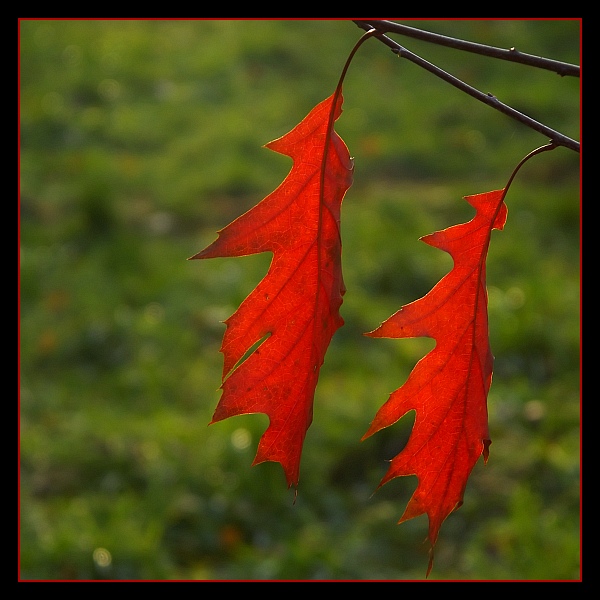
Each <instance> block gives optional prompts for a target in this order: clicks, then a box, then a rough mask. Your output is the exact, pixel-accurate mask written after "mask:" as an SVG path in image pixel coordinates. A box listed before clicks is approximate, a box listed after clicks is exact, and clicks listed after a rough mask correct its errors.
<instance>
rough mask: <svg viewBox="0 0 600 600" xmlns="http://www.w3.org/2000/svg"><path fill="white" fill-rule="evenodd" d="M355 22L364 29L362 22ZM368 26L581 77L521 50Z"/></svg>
mask: <svg viewBox="0 0 600 600" xmlns="http://www.w3.org/2000/svg"><path fill="white" fill-rule="evenodd" d="M354 22H355V23H356V24H357V25H359V26H360V27H362V24H360V22H358V21H354ZM368 24H369V27H374V28H375V29H377V30H378V31H380V32H381V33H399V34H401V35H406V36H408V37H411V38H415V39H418V40H423V41H425V42H431V43H433V44H437V45H439V46H447V47H449V48H454V49H456V50H465V51H466V52H473V53H475V54H482V55H483V56H491V57H492V58H499V59H501V60H509V61H511V62H516V63H521V64H524V65H528V66H530V67H538V68H539V69H546V70H548V71H554V72H555V73H557V74H558V75H561V76H565V75H569V76H571V77H579V75H580V67H579V65H572V64H570V63H566V62H562V61H559V60H553V59H551V58H543V57H541V56H535V55H533V54H526V53H525V52H519V50H517V49H516V48H510V49H509V50H506V49H504V48H496V47H494V46H487V45H485V44H478V43H475V42H468V41H466V40H459V39H457V38H452V37H448V36H445V35H441V34H439V33H431V32H429V31H424V30H422V29H416V28H415V27H409V26H408V25H402V24H400V23H394V22H393V21H368Z"/></svg>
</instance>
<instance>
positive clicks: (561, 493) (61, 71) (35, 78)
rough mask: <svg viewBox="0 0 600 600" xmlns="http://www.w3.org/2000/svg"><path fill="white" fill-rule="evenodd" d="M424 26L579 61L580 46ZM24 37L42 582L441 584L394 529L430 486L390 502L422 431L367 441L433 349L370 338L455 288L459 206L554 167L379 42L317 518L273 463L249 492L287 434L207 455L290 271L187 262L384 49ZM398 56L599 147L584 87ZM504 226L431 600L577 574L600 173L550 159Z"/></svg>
mask: <svg viewBox="0 0 600 600" xmlns="http://www.w3.org/2000/svg"><path fill="white" fill-rule="evenodd" d="M409 24H411V25H413V26H416V27H419V26H421V27H423V28H425V29H429V30H431V31H436V32H439V33H446V34H448V35H453V36H455V37H463V38H465V39H470V40H472V41H478V42H481V43H486V44H490V45H496V46H502V47H507V46H515V47H517V48H518V49H519V50H522V51H524V52H529V53H532V54H539V55H542V56H547V57H550V58H556V59H559V60H564V61H567V62H573V63H577V62H579V55H578V52H579V35H578V34H579V30H578V23H577V22H576V21H553V20H542V21H527V20H511V21H489V20H475V21H431V22H427V21H425V22H410V23H409ZM20 28H21V37H20V40H21V107H20V110H21V113H20V116H21V165H20V166H21V223H20V226H21V282H20V283H21V339H20V343H21V354H20V358H21V395H20V406H21V437H20V442H21V506H20V525H21V527H20V529H21V535H20V541H21V576H22V577H23V578H25V579H44V578H45V579H60V578H67V579H84V578H117V579H119V578H120V579H123V578H133V579H138V578H146V579H148V578H150V579H177V578H194V579H235V578H245V579H285V578H291V579H310V578H331V579H344V578H350V579H377V578H387V579H411V578H417V579H421V578H422V577H423V575H424V572H425V566H426V560H427V559H426V556H425V553H426V546H425V545H423V543H422V541H423V539H424V538H425V527H426V523H425V521H424V520H422V519H421V518H419V519H416V520H414V521H411V522H407V523H404V524H402V525H401V526H397V527H396V526H394V525H393V524H394V522H395V521H396V520H397V519H398V518H399V517H400V514H401V512H402V510H403V506H404V505H405V503H406V501H407V499H408V498H409V496H410V494H411V493H412V490H413V489H414V486H415V482H414V481H411V480H410V478H403V480H397V481H393V482H390V483H389V484H388V485H386V486H385V487H384V488H382V489H381V490H380V491H378V492H377V493H376V494H375V495H371V494H372V492H373V491H374V490H375V488H376V486H377V484H378V482H379V479H380V478H381V476H382V475H383V473H384V472H385V469H386V463H385V460H387V459H390V458H391V457H392V456H394V454H396V453H397V452H398V450H399V449H400V448H401V447H402V445H403V443H404V441H405V440H406V436H407V435H408V433H409V431H410V425H411V424H410V422H407V419H403V420H402V421H401V422H400V423H398V424H397V425H395V426H393V427H391V428H389V430H386V431H385V432H382V433H381V434H379V435H378V436H375V437H374V438H371V439H369V440H367V441H365V442H363V443H362V444H361V443H359V441H358V440H359V439H360V437H361V436H362V434H363V433H364V432H365V431H366V429H367V427H368V424H369V422H370V420H371V419H372V417H373V415H374V414H375V412H376V409H377V407H378V406H379V405H380V404H381V403H382V401H383V400H385V399H386V398H387V395H388V394H389V392H390V391H392V390H393V389H395V388H396V387H398V383H399V380H400V379H401V378H402V377H404V376H405V375H407V374H408V372H409V371H410V369H411V368H412V366H413V365H414V363H415V361H416V360H418V359H419V358H420V357H421V356H422V355H423V353H424V352H426V351H427V349H428V348H429V347H430V346H427V343H428V342H427V340H426V341H423V340H413V341H411V340H401V341H398V340H394V341H393V340H377V341H373V340H369V339H367V338H364V337H363V336H362V335H361V334H362V333H363V332H365V331H368V330H370V329H373V328H375V327H376V326H377V325H378V324H379V322H380V321H381V320H382V319H383V318H385V317H386V316H388V315H389V314H391V313H392V312H393V311H394V310H396V309H397V308H398V306H399V305H400V304H401V303H406V302H409V301H411V300H414V299H416V298H418V297H419V296H421V295H423V294H424V293H426V292H427V291H428V289H429V288H430V287H431V285H433V284H434V283H435V282H436V281H437V280H438V279H439V278H440V277H441V276H442V275H443V274H444V273H445V272H446V271H447V270H448V268H449V266H450V265H449V263H448V257H446V256H444V255H443V253H440V252H439V251H436V250H434V249H431V248H428V247H427V246H426V245H425V244H422V243H420V242H418V241H417V240H418V238H419V237H420V236H422V235H425V234H427V233H430V232H432V231H435V230H437V229H440V228H444V227H448V226H450V225H453V224H455V223H458V222H461V220H463V219H464V218H465V217H466V218H469V215H470V214H471V212H470V208H469V207H468V206H467V204H466V203H465V202H464V201H462V200H461V197H462V196H464V195H467V194H473V193H478V192H483V191H487V190H492V189H499V188H501V187H503V186H504V185H505V184H506V181H507V178H508V176H509V175H510V172H511V171H512V168H513V167H514V165H515V164H516V163H517V162H518V161H519V160H520V159H521V158H522V157H523V156H524V155H525V154H527V153H528V152H529V151H530V150H532V149H533V148H534V147H536V146H539V145H541V144H543V143H544V142H545V140H544V139H543V138H540V136H539V135H538V134H536V133H534V132H531V131H529V130H526V129H525V128H524V127H522V126H521V125H519V124H517V123H514V122H512V121H510V119H508V118H507V117H505V116H503V115H501V114H499V113H497V112H495V111H493V110H491V109H490V108H488V107H485V106H483V105H479V103H477V102H476V101H475V100H472V99H470V98H468V97H466V96H464V94H461V93H460V92H458V91H456V90H454V89H453V88H450V87H449V86H448V85H447V84H445V83H443V82H440V81H437V80H436V79H435V78H434V77H433V76H432V75H430V74H428V73H425V72H423V71H421V70H419V69H418V68H417V67H415V66H414V65H410V64H408V63H405V62H402V61H400V60H399V59H397V58H395V57H394V56H393V55H391V53H389V52H388V51H387V50H386V49H385V48H384V47H383V46H382V45H381V44H379V43H378V42H377V41H375V40H372V41H369V42H368V43H366V44H365V45H364V46H363V47H362V48H361V50H360V52H359V53H358V54H357V56H356V58H355V60H354V62H353V64H352V66H351V68H350V71H349V73H348V76H347V79H346V84H345V86H344V97H345V106H344V114H343V115H342V117H341V118H340V120H339V124H338V126H337V129H338V131H339V132H340V134H341V135H342V137H343V138H344V139H345V141H346V142H347V144H348V147H349V148H350V151H351V153H352V154H353V156H354V157H355V160H356V176H355V184H354V186H353V187H352V188H351V189H350V191H349V193H348V195H347V197H346V200H345V201H344V206H343V209H342V212H343V238H344V239H343V242H344V250H343V252H344V253H343V261H344V278H345V282H346V285H347V287H348V292H347V294H346V296H345V299H344V305H343V306H342V310H341V312H342V315H343V317H344V319H345V321H346V325H345V327H343V328H342V329H341V330H340V331H339V332H338V333H337V334H336V336H334V339H333V341H332V345H331V347H330V350H329V352H328V356H327V358H326V361H325V365H324V367H323V370H322V372H321V380H320V383H319V386H318V388H317V394H316V398H315V422H314V424H313V426H312V427H311V429H310V430H309V432H308V436H307V441H306V444H305V450H304V456H303V463H302V466H301V481H300V489H299V495H298V498H297V500H296V502H295V503H293V495H292V492H291V491H288V490H287V489H286V488H285V482H284V478H283V475H282V473H281V469H280V467H279V465H275V464H263V465H259V466H257V467H255V468H252V469H251V468H249V465H250V463H251V461H252V458H253V456H254V451H255V448H256V444H257V442H258V439H259V437H260V434H261V432H262V431H263V430H264V428H265V425H266V424H265V417H264V415H250V416H244V417H236V418H235V419H229V420H227V421H225V422H221V423H218V424H216V425H213V426H211V427H210V428H208V427H207V423H208V422H209V420H210V417H211V415H212V411H213V410H214V407H215V406H216V403H217V400H218V397H219V392H218V390H217V389H216V388H217V387H218V385H219V382H220V372H221V366H222V363H221V357H220V355H219V353H218V349H219V345H220V341H221V336H222V333H223V326H222V325H221V324H220V321H221V320H223V319H224V318H226V317H227V316H229V315H230V314H231V312H233V310H234V309H235V307H236V306H237V305H238V304H239V302H240V301H241V300H243V298H244V297H245V296H246V294H247V293H248V292H249V291H250V290H251V289H252V288H253V287H254V286H255V285H256V283H257V282H258V281H259V279H260V278H261V277H262V276H263V274H264V273H265V270H266V268H267V265H268V262H269V257H268V256H266V255H264V256H253V257H248V258H244V259H220V260H216V261H207V262H206V263H204V262H203V263H198V262H196V261H193V262H188V261H186V260H185V259H186V258H187V257H188V256H191V255H192V254H193V253H194V252H196V251H197V250H198V249H199V248H202V247H204V246H205V245H206V244H208V243H209V242H210V241H212V239H214V232H215V230H216V229H218V228H219V227H222V226H223V225H225V224H226V223H228V222H229V221H230V220H231V219H232V218H233V217H235V216H237V215H238V214H241V212H243V211H244V210H246V209H247V208H249V207H250V206H252V205H253V204H255V203H256V202H257V201H258V200H260V199H261V198H262V197H263V196H264V195H266V194H267V193H268V192H269V191H271V190H272V189H274V187H276V186H277V185H278V184H279V183H280V182H281V180H282V179H283V177H284V176H285V174H286V173H287V171H288V169H289V163H288V161H287V159H285V158H284V157H281V156H278V155H276V154H274V153H272V152H268V151H266V150H264V149H262V148H261V146H262V145H263V144H265V143H266V142H268V141H270V140H272V139H274V138H276V137H279V136H280V135H282V134H283V133H285V132H287V131H288V130H289V129H291V127H292V126H293V125H294V124H295V123H297V122H298V121H299V120H300V119H301V118H302V117H303V116H304V115H305V114H306V113H307V112H308V110H309V109H310V108H311V107H312V106H314V104H316V103H317V102H318V101H320V100H322V99H324V98H325V97H327V96H328V95H329V94H331V93H332V91H333V88H334V87H335V83H336V82H337V78H338V76H339V72H340V69H341V67H342V65H343V62H344V60H345V57H346V55H347V53H348V52H349V51H350V49H351V48H352V46H353V45H354V43H355V41H356V39H357V38H358V36H359V35H360V30H359V29H358V28H357V27H355V26H354V25H353V24H352V23H350V22H344V21H285V22H282V21H260V20H259V21H202V20H198V21H185V20H184V21H60V20H56V21H52V20H44V21H41V20H40V21H37V20H31V21H22V22H21V24H20ZM402 43H404V44H405V45H406V46H407V47H408V48H409V49H411V50H413V51H414V52H416V53H418V54H421V55H422V56H423V57H424V58H426V59H428V60H431V61H432V62H435V63H436V64H438V65H439V66H441V67H442V68H445V69H446V70H448V71H450V72H452V73H453V74H455V75H457V76H459V77H461V78H463V79H465V80H466V81H467V82H469V83H471V84H472V85H474V86H475V87H477V88H479V89H481V90H482V91H490V92H492V93H494V94H495V95H496V96H497V97H498V98H500V99H501V100H502V101H503V102H506V103H507V104H510V105H512V106H514V107H515V108H517V109H519V110H522V111H523V112H526V113H527V114H529V115H530V116H532V117H534V118H537V119H538V120H540V121H543V122H545V124H547V125H549V126H551V127H553V128H555V129H558V130H560V131H561V132H563V133H565V134H567V135H570V136H571V137H574V138H578V137H579V134H578V132H579V82H578V81H577V80H574V79H573V78H560V77H558V76H557V75H554V74H552V73H549V72H541V71H534V70H532V69H531V68H527V67H525V66H522V65H513V64H510V63H499V62H498V61H493V60H492V59H485V58H483V57H478V56H471V55H464V54H462V53H460V54H459V53H457V52H456V51H451V50H448V49H442V48H436V47H432V46H431V45H427V44H425V43H423V42H417V41H411V40H402ZM506 202H507V205H508V207H509V216H508V222H507V225H506V228H505V230H504V231H503V232H495V234H494V236H493V240H492V246H491V249H490V255H489V257H488V284H489V286H490V307H489V308H490V328H491V340H492V348H493V350H494V354H495V355H496V365H495V375H494V381H493V384H492V388H491V392H490V398H489V409H490V430H491V436H492V439H493V444H492V446H491V449H490V460H489V463H488V465H487V466H485V467H483V465H482V464H478V465H477V466H476V467H475V469H474V471H473V474H472V476H471V480H470V482H469V485H468V488H467V492H466V495H465V503H464V505H463V507H462V508H461V509H460V510H459V511H458V512H456V513H454V514H453V515H451V516H450V517H449V518H448V519H447V521H446V523H445V525H444V533H443V535H442V536H441V537H440V540H439V541H438V545H437V552H436V562H435V567H434V570H433V572H432V574H431V578H440V579H451V578H455V579H488V578H498V579H555V578H561V579H575V578H578V576H579V163H578V157H577V155H575V153H573V152H571V151H568V150H565V149H557V150H554V151H553V152H550V153H544V154H543V155H541V156H540V157H536V158H535V159H533V160H532V161H530V163H528V164H527V165H526V166H525V167H524V169H523V170H522V172H521V173H520V174H519V176H518V178H517V180H516V181H515V182H514V183H513V185H512V187H511V190H510V192H509V195H508V197H507V199H506ZM438 255H441V256H438ZM99 549H100V550H99ZM103 549H104V550H103ZM107 552H108V554H107Z"/></svg>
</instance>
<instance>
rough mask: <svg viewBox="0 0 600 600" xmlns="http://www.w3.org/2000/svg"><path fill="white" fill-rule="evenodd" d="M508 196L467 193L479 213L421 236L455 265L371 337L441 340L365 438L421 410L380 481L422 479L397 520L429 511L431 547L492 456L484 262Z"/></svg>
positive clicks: (490, 358)
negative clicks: (476, 471) (474, 474)
mask: <svg viewBox="0 0 600 600" xmlns="http://www.w3.org/2000/svg"><path fill="white" fill-rule="evenodd" d="M503 194H504V190H498V191H494V192H488V193H485V194H477V195H475V196H468V197H466V198H465V199H466V200H467V202H469V203H470V204H471V205H472V206H473V207H474V208H475V209H476V211H477V212H476V215H475V217H474V218H473V219H472V220H471V221H469V222H468V223H463V224H460V225H455V226H453V227H449V228H448V229H445V230H443V231H438V232H436V233H433V234H431V235H427V236H425V237H423V238H421V239H422V240H423V241H424V242H425V243H427V244H429V245H430V246H433V247H435V248H439V249H441V250H445V251H446V252H448V253H449V254H450V255H451V256H452V258H453V259H454V266H453V268H452V270H451V271H450V272H449V273H448V274H447V275H445V276H444V277H443V278H442V279H441V280H440V281H439V282H438V284H437V285H436V286H435V287H434V288H433V289H432V290H431V291H430V292H429V293H428V294H426V295H425V296H424V297H423V298H421V299H419V300H416V301H415V302H412V303H410V304H408V305H406V306H403V307H402V308H401V309H400V310H399V311H398V312H396V313H395V314H394V315H392V316H391V317H390V318H389V319H387V320H386V321H384V322H383V323H382V324H381V325H380V326H379V327H378V328H377V329H375V331H373V332H371V333H369V334H367V335H369V336H371V337H385V338H410V337H421V336H424V337H431V338H434V339H435V340H436V346H435V348H434V349H433V350H432V351H431V352H429V354H427V355H426V356H425V357H423V358H422V359H421V360H420V361H419V362H418V363H417V364H416V366H415V368H414V369H413V371H412V372H411V374H410V376H409V377H408V379H407V380H406V383H405V384H404V385H403V386H402V387H401V388H400V389H398V390H396V391H395V392H393V393H392V394H391V395H390V397H389V399H388V400H387V402H386V403H385V404H384V405H383V406H382V407H381V408H380V410H379V411H378V413H377V415H376V416H375V419H374V420H373V422H372V424H371V426H370V428H369V430H368V431H367V433H366V434H365V436H364V438H363V439H365V438H367V437H369V436H370V435H372V434H373V433H375V432H377V431H379V430H380V429H382V428H384V427H388V426H389V425H392V424H393V423H395V422H396V421H398V419H400V418H401V417H402V416H404V415H405V414H406V413H407V412H408V411H411V410H414V411H416V417H415V423H414V427H413V431H412V433H411V436H410V438H409V440H408V443H407V445H406V447H405V448H404V449H403V450H402V452H400V454H398V455H397V456H396V457H395V458H394V459H393V460H392V461H391V464H390V466H389V469H388V471H387V473H386V475H385V476H384V477H383V479H382V481H381V483H380V486H381V485H383V484H385V483H386V482H388V481H389V480H390V479H393V478H394V477H399V476H403V475H416V476H417V478H418V485H417V489H416V490H415V492H414V494H413V496H412V498H411V499H410V501H409V502H408V505H407V507H406V510H405V511H404V514H403V515H402V517H401V519H400V521H399V522H400V523H401V522H403V521H406V520H408V519H411V518H413V517H416V516H419V515H421V514H423V513H427V515H428V518H429V536H428V537H429V541H430V543H431V547H432V549H433V546H434V545H435V542H436V540H437V536H438V532H439V529H440V527H441V525H442V522H443V521H444V519H445V518H446V517H447V516H448V515H449V514H450V513H451V512H452V511H453V510H455V509H457V508H458V507H460V505H461V504H462V501H463V494H464V491H465V487H466V484H467V479H468V477H469V474H470V472H471V470H472V469H473V467H474V465H475V463H476V462H477V460H478V459H479V457H480V456H481V454H482V453H483V456H484V460H485V461H487V457H488V447H489V445H490V443H491V440H490V439H489V433H488V418H487V395H488V390H489V388H490V384H491V380H492V363H493V356H492V353H491V349H490V343H489V337H488V316H487V290H486V278H485V261H486V257H487V252H488V247H489V242H490V235H491V230H492V229H502V228H503V227H504V224H505V222H506V216H507V210H506V205H505V204H504V202H503ZM429 568H431V560H430V566H429Z"/></svg>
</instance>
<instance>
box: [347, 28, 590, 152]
mask: <svg viewBox="0 0 600 600" xmlns="http://www.w3.org/2000/svg"><path fill="white" fill-rule="evenodd" d="M354 22H355V23H356V25H358V26H359V27H361V28H362V29H372V28H373V27H374V26H375V25H376V24H377V21H373V22H371V21H354ZM374 37H375V38H377V39H378V40H379V41H380V42H382V43H384V44H385V45H386V46H388V47H389V48H391V50H392V52H394V53H395V54H397V55H398V56H400V57H402V58H406V59H408V60H409V61H410V62H412V63H414V64H416V65H418V66H419V67H421V68H423V69H425V70H426V71H429V72H430V73H432V74H433V75H435V76H436V77H439V78H440V79H443V80H444V81H446V82H447V83H449V84H450V85H453V86H454V87H456V88H457V89H459V90H461V91H462V92H465V93H466V94H468V95H469V96H472V97H473V98H475V99H476V100H479V101H480V102H483V103H484V104H487V105H488V106H491V107H492V108H495V109H496V110H498V111H500V112H501V113H503V114H505V115H507V116H508V117H510V118H511V119H514V120H516V121H518V122H519V123H522V124H523V125H526V126H527V127H529V128H530V129H533V130H534V131H537V132H538V133H541V134H542V135H545V136H546V137H548V138H550V140H551V141H552V143H554V144H555V145H556V146H563V147H565V148H568V149H569V150H573V151H575V152H579V151H580V150H579V149H580V144H579V142H577V141H575V140H573V139H571V138H569V137H567V136H566V135H563V134H562V133H560V132H559V131H555V130H554V129H551V128H550V127H548V126H547V125H544V124H543V123H540V122H538V121H536V120H534V119H532V118H531V117H528V116H527V115H525V114H523V113H521V112H519V111H518V110H516V109H514V108H512V107H510V106H509V105H508V104H504V103H503V102H501V101H500V100H498V98H496V96H494V95H493V94H490V93H488V94H485V93H483V92H480V91H479V90H477V89H476V88H474V87H472V86H470V85H469V84H467V83H465V82H464V81H462V80H460V79H458V78H457V77H454V75H451V74H450V73H447V72H446V71H444V70H443V69H440V68H439V67H437V66H436V65H434V64H432V63H430V62H428V61H426V60H425V59H423V58H421V57H420V56H418V55H417V54H414V53H412V52H411V51H410V50H407V49H406V48H404V47H403V46H401V45H400V44H398V43H397V42H395V41H394V40H392V39H390V38H389V37H388V36H387V35H383V34H381V35H375V36H374Z"/></svg>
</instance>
